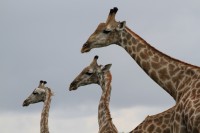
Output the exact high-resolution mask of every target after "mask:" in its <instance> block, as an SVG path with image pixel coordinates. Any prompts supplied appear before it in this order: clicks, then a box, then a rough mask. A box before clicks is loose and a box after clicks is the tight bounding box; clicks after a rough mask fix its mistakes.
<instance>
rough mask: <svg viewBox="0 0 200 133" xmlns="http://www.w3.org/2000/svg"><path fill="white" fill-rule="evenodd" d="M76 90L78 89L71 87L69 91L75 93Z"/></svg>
mask: <svg viewBox="0 0 200 133" xmlns="http://www.w3.org/2000/svg"><path fill="white" fill-rule="evenodd" d="M75 90H77V88H76V87H70V88H69V91H75Z"/></svg>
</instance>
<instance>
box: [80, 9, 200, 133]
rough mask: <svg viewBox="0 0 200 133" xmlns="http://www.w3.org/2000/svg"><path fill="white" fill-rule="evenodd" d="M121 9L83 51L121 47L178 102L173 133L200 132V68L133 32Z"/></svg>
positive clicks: (102, 25)
mask: <svg viewBox="0 0 200 133" xmlns="http://www.w3.org/2000/svg"><path fill="white" fill-rule="evenodd" d="M117 10H118V9H117V8H113V9H111V10H110V13H109V16H108V18H107V21H106V23H100V24H99V26H98V27H97V29H96V30H95V32H94V33H93V34H92V35H91V36H90V37H89V39H88V40H87V42H86V43H85V44H84V45H83V47H82V49H81V52H82V53H84V52H89V51H90V50H91V49H93V48H99V47H105V46H108V45H111V44H117V45H119V46H121V47H122V48H124V49H125V50H126V51H127V52H128V53H129V55H130V56H131V57H132V58H133V59H134V60H135V61H136V62H137V63H138V65H139V66H140V67H141V68H142V69H143V70H144V71H145V72H146V73H147V74H148V75H149V76H150V77H151V78H152V79H153V80H154V81H155V82H156V83H157V84H158V85H160V86H161V87H162V88H163V89H164V90H165V91H166V92H168V93H169V94H170V95H171V96H172V97H173V98H174V99H175V101H176V108H175V111H174V113H173V118H172V128H171V132H175V133H179V132H183V131H184V130H186V129H187V132H189V133H190V132H191V133H194V132H197V133H200V122H199V118H200V110H199V108H200V80H199V77H200V67H197V66H194V65H191V64H188V63H185V62H182V61H180V60H177V59H174V58H172V57H170V56H168V55H166V54H164V53H162V52H160V51H158V50H157V49H155V48H154V47H152V46H151V45H150V44H148V43H147V42H146V41H145V40H144V39H142V38H141V37H140V36H138V35H137V34H136V33H134V32H133V31H131V30H130V29H129V28H128V27H127V26H126V23H125V21H123V22H117V21H116V20H115V15H116V12H117Z"/></svg>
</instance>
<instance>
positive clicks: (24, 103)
mask: <svg viewBox="0 0 200 133" xmlns="http://www.w3.org/2000/svg"><path fill="white" fill-rule="evenodd" d="M29 104H30V103H29V101H28V99H27V100H25V101H24V102H23V104H22V106H23V107H25V106H28V105H29Z"/></svg>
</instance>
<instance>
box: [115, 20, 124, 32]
mask: <svg viewBox="0 0 200 133" xmlns="http://www.w3.org/2000/svg"><path fill="white" fill-rule="evenodd" d="M125 27H126V21H122V22H119V24H118V26H117V30H123V29H124V28H125Z"/></svg>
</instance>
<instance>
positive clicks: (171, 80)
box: [118, 27, 200, 101]
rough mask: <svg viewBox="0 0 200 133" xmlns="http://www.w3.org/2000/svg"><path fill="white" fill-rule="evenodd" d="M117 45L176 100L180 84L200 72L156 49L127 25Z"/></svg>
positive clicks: (196, 68)
mask: <svg viewBox="0 0 200 133" xmlns="http://www.w3.org/2000/svg"><path fill="white" fill-rule="evenodd" d="M118 45H119V46H121V47H123V48H124V49H125V50H126V51H127V52H128V53H129V55H130V56H131V57H132V58H133V59H134V60H135V61H136V62H137V63H138V65H139V66H140V67H141V68H142V69H143V70H144V71H145V72H146V73H147V74H148V75H149V76H150V77H151V78H152V79H153V80H154V81H155V82H156V83H157V84H158V85H160V86H161V87H162V88H163V89H164V90H165V91H166V92H167V93H169V94H170V95H171V96H172V97H173V98H174V99H175V100H176V101H178V99H179V98H180V94H179V89H181V88H180V86H181V84H182V83H183V82H185V81H187V80H188V79H191V78H194V77H195V76H194V75H199V73H200V72H199V70H198V69H199V68H198V67H196V66H192V65H190V64H187V63H184V62H181V61H179V60H177V59H174V58H171V57H170V56H167V55H165V54H164V53H162V52H160V51H158V50H156V49H155V48H154V47H152V46H151V45H149V44H148V43H147V42H146V41H145V40H143V39H142V38H141V37H139V36H138V35H137V34H135V33H134V32H132V31H131V30H130V29H129V28H128V27H126V28H125V30H124V31H123V32H122V33H121V40H120V42H119V43H118ZM195 73H196V74H195ZM197 73H198V74H197Z"/></svg>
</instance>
